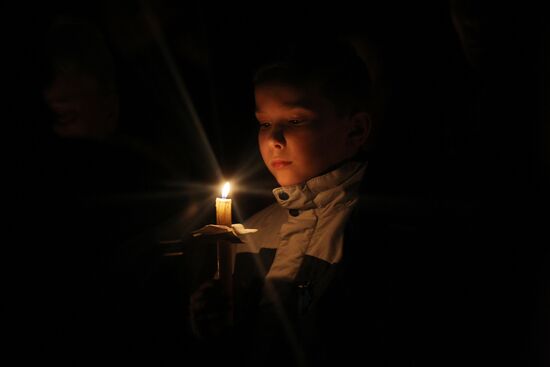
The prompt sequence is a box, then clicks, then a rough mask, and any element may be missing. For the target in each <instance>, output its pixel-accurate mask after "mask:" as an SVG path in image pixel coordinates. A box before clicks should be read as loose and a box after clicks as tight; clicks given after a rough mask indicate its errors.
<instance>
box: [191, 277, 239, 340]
mask: <svg viewBox="0 0 550 367" xmlns="http://www.w3.org/2000/svg"><path fill="white" fill-rule="evenodd" d="M232 309H233V307H232V304H231V299H230V297H228V296H227V295H226V294H224V292H223V289H222V286H221V283H220V282H219V280H210V281H208V282H206V283H203V284H202V285H201V286H200V287H199V288H198V289H197V290H196V291H195V292H194V293H193V294H192V295H191V298H190V305H189V311H190V318H191V328H192V331H193V334H194V335H195V336H196V337H197V338H199V339H209V338H216V337H220V336H222V335H224V334H225V333H227V332H228V331H229V329H230V327H231V326H232V325H231V321H232V318H231V317H230V315H231V313H232Z"/></svg>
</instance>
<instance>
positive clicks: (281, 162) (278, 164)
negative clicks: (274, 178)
mask: <svg viewBox="0 0 550 367" xmlns="http://www.w3.org/2000/svg"><path fill="white" fill-rule="evenodd" d="M291 163H292V162H291V161H284V160H282V159H274V160H272V161H271V167H273V168H275V169H279V168H284V167H286V166H288V165H290V164H291Z"/></svg>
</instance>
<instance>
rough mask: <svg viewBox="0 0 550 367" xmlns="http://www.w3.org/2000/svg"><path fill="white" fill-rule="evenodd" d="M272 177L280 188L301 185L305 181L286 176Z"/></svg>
mask: <svg viewBox="0 0 550 367" xmlns="http://www.w3.org/2000/svg"><path fill="white" fill-rule="evenodd" d="M274 176H275V179H276V180H277V183H278V184H279V185H280V186H293V185H298V184H301V183H303V182H305V181H306V180H303V179H299V178H297V177H289V176H286V175H274Z"/></svg>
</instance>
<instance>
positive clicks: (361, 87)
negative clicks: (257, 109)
mask: <svg viewBox="0 0 550 367" xmlns="http://www.w3.org/2000/svg"><path fill="white" fill-rule="evenodd" d="M268 83H283V84H288V85H291V86H296V87H299V88H306V87H314V88H318V90H319V91H320V92H321V94H322V95H323V96H324V97H326V98H327V99H328V100H329V101H331V102H332V103H333V104H334V106H335V108H336V111H337V113H338V114H340V115H345V114H353V113H356V112H366V111H368V102H369V97H370V93H371V83H370V78H369V73H368V69H367V66H366V64H365V63H364V61H363V60H362V59H361V58H360V57H359V56H358V55H357V53H356V52H355V49H354V48H353V47H352V46H351V45H350V44H348V43H346V42H344V41H342V40H336V39H324V40H321V39H319V40H307V41H306V42H295V43H293V44H292V45H291V46H290V47H288V48H287V50H286V51H283V55H282V56H281V57H279V59H278V60H276V61H275V62H271V63H268V64H266V65H264V66H262V67H260V69H258V71H257V72H256V74H255V76H254V86H259V85H262V84H268Z"/></svg>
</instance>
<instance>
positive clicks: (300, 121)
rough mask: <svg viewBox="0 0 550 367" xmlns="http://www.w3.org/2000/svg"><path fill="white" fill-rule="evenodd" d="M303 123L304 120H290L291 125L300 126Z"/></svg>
mask: <svg viewBox="0 0 550 367" xmlns="http://www.w3.org/2000/svg"><path fill="white" fill-rule="evenodd" d="M302 122H303V121H302V120H288V123H289V124H290V125H300V124H301V123H302Z"/></svg>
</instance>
